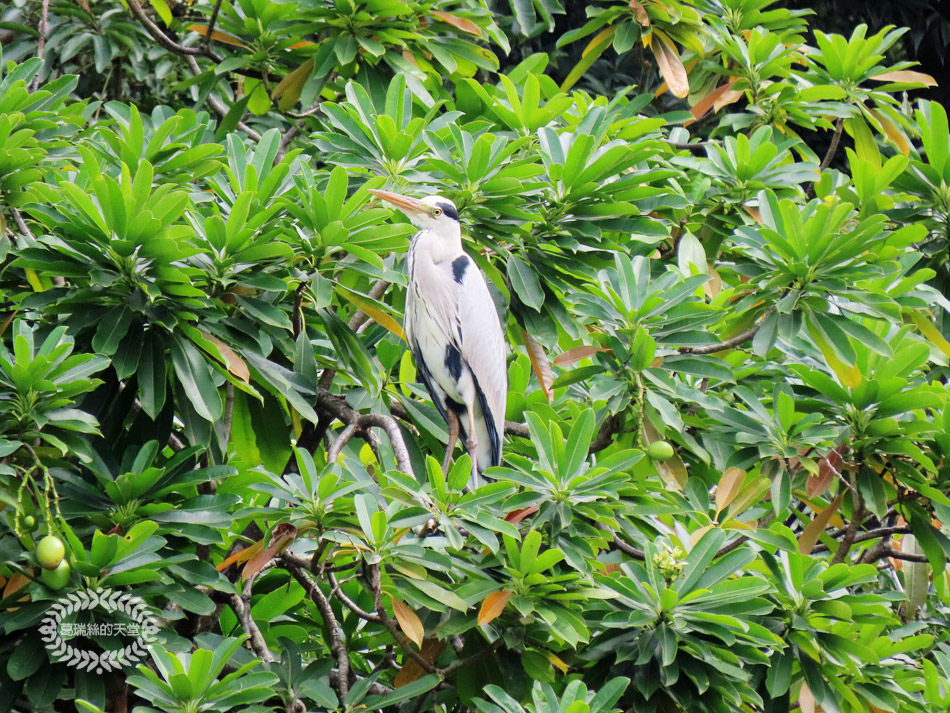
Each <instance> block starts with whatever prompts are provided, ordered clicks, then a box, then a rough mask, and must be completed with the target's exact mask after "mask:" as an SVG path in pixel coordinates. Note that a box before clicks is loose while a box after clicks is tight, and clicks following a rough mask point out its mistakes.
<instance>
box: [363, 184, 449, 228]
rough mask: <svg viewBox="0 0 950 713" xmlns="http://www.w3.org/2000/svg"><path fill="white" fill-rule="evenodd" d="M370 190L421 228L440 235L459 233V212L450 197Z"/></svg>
mask: <svg viewBox="0 0 950 713" xmlns="http://www.w3.org/2000/svg"><path fill="white" fill-rule="evenodd" d="M369 192H370V193H372V194H373V195H374V196H376V197H377V198H382V199H383V200H384V201H386V202H387V203H392V204H393V205H394V206H396V207H397V208H399V210H401V211H402V212H403V213H405V214H406V216H408V218H409V220H410V221H412V224H413V225H414V226H416V227H417V228H419V229H420V230H432V231H434V232H435V233H438V234H439V235H451V234H455V235H458V231H459V212H458V209H457V208H456V207H455V204H454V203H453V202H452V201H450V200H449V199H448V198H444V197H443V196H426V197H425V198H422V199H419V198H410V197H409V196H403V195H400V194H398V193H391V192H390V191H377V190H373V189H370V191H369Z"/></svg>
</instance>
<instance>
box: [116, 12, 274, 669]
mask: <svg viewBox="0 0 950 713" xmlns="http://www.w3.org/2000/svg"><path fill="white" fill-rule="evenodd" d="M133 1H134V0H133ZM228 601H229V602H230V604H231V608H232V609H233V610H234V613H235V614H237V617H238V620H239V621H240V622H241V626H242V627H243V628H244V631H246V632H247V635H248V636H249V637H250V639H249V641H250V644H251V648H252V649H253V650H254V653H255V654H257V655H258V656H259V657H260V658H261V659H263V661H264V663H273V662H274V661H276V660H277V659H276V658H275V657H274V654H272V653H271V652H270V649H268V648H267V644H266V643H265V641H264V636H263V634H261V630H260V629H259V628H258V626H257V623H256V622H255V621H254V618H253V617H252V616H251V606H250V603H249V602H248V601H247V600H246V599H245V598H244V597H242V596H241V595H239V594H237V593H235V594H232V595H230V597H229V598H228Z"/></svg>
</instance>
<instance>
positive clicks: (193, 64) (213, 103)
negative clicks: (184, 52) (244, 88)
mask: <svg viewBox="0 0 950 713" xmlns="http://www.w3.org/2000/svg"><path fill="white" fill-rule="evenodd" d="M134 4H135V2H134V0H133V1H132V2H130V3H129V7H132V5H134ZM185 62H187V63H188V67H189V68H190V69H191V71H192V72H193V73H194V74H196V75H198V74H201V67H199V66H198V61H197V60H196V59H195V58H194V57H193V56H191V55H188V56H186V57H185ZM207 102H208V106H210V107H211V108H212V109H214V113H215V114H217V115H218V116H220V117H221V118H224V117H225V116H227V114H228V108H227V107H226V106H225V105H224V104H222V103H221V102H220V101H218V100H217V99H216V98H215V97H214V95H212V94H209V95H208V98H207ZM237 127H238V128H239V129H240V130H241V131H243V132H244V133H245V134H247V136H248V138H249V139H251V140H252V141H260V140H261V135H260V134H259V133H258V132H256V131H254V129H252V128H251V127H250V126H248V125H247V124H245V123H244V122H243V121H239V122H238V123H237Z"/></svg>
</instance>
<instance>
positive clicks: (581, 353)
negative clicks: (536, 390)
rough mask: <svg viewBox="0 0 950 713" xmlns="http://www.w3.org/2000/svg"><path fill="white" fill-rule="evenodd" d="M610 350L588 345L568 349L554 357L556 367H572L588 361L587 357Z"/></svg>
mask: <svg viewBox="0 0 950 713" xmlns="http://www.w3.org/2000/svg"><path fill="white" fill-rule="evenodd" d="M609 351H610V350H609V349H608V348H607V347H593V346H589V345H586V344H583V345H581V346H579V347H574V348H572V349H568V350H567V351H566V352H561V353H560V354H558V355H557V356H556V357H554V364H555V366H570V365H571V364H575V363H577V362H579V361H580V360H581V359H586V358H587V357H592V356H594V354H597V353H598V352H609Z"/></svg>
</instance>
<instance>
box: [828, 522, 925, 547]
mask: <svg viewBox="0 0 950 713" xmlns="http://www.w3.org/2000/svg"><path fill="white" fill-rule="evenodd" d="M847 531H848V528H844V529H843V530H838V531H837V532H832V533H830V537H832V538H838V537H841V535H843V534H845V533H846V532H847ZM913 533H914V531H913V529H912V528H911V527H909V526H908V525H895V526H894V527H879V528H877V529H876V530H868V531H867V532H859V533H857V534H856V535H855V536H854V541H853V544H855V545H856V544H858V543H860V542H867V541H868V540H876V539H878V538H879V537H881V538H884V539H885V540H886V539H889V538H890V537H891V535H912V534H913ZM827 551H828V545H826V544H824V543H821V542H819V543H818V544H817V545H815V547H814V549H813V550H812V552H814V553H819V552H827Z"/></svg>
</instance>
